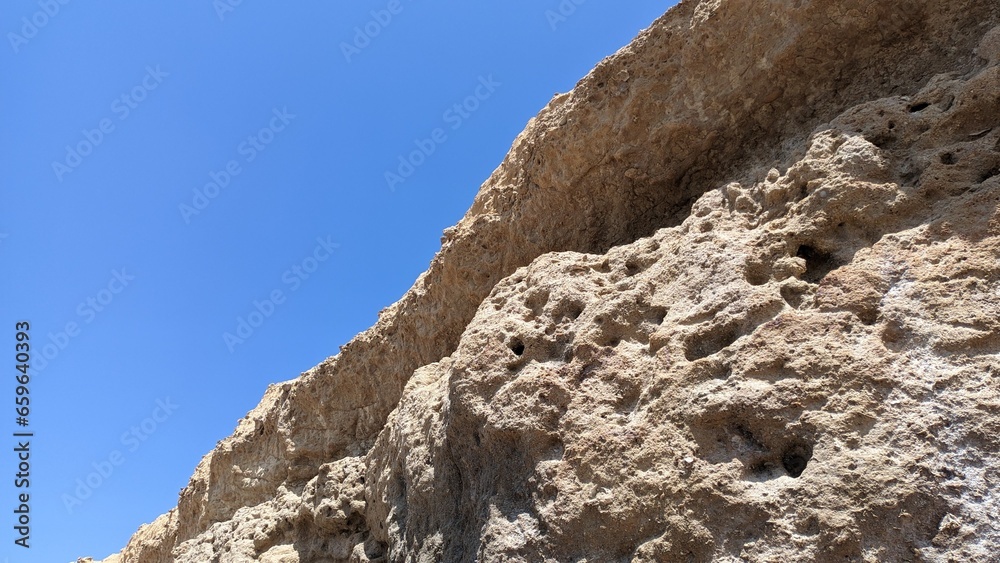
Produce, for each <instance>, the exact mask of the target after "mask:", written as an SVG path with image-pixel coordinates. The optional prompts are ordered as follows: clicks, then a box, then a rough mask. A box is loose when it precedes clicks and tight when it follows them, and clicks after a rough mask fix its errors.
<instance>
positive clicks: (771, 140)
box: [105, 0, 1000, 563]
mask: <svg viewBox="0 0 1000 563" xmlns="http://www.w3.org/2000/svg"><path fill="white" fill-rule="evenodd" d="M998 26H1000V4H997V3H996V2H995V0H952V1H949V2H941V1H937V2H931V1H927V0H907V1H902V0H889V1H884V2H869V1H861V0H767V1H760V0H702V1H700V2H697V1H693V0H689V1H685V2H682V3H681V4H680V5H678V6H677V7H675V8H673V9H671V10H670V11H669V12H667V13H666V14H665V15H664V16H663V17H662V18H660V19H659V20H657V21H656V22H654V23H653V24H652V25H651V26H650V27H649V28H648V29H646V30H645V31H643V32H642V33H641V34H640V35H639V36H638V37H637V38H636V39H635V40H634V41H633V42H632V43H631V44H629V45H628V46H626V47H624V48H623V49H622V50H621V51H619V52H618V53H616V54H615V55H614V56H612V57H609V58H608V59H606V60H605V61H603V62H601V63H600V64H599V65H598V66H597V67H596V68H595V69H594V70H593V71H592V72H591V73H590V74H589V75H587V76H586V77H585V78H584V79H582V80H581V81H580V83H579V84H578V85H577V86H576V88H574V89H573V90H572V91H571V92H569V93H566V94H561V95H558V96H556V97H555V98H553V100H552V101H551V102H550V103H549V105H548V106H547V107H545V108H544V109H543V110H542V111H541V113H539V115H538V116H537V117H535V118H534V119H532V120H531V121H530V122H529V123H528V125H527V127H526V128H525V130H524V132H523V133H522V134H521V135H520V136H519V137H518V138H517V139H516V140H515V142H514V145H513V147H512V148H511V150H510V152H509V153H508V154H507V156H506V158H505V159H504V160H503V162H502V164H501V165H500V166H499V167H498V168H497V170H496V171H495V172H494V173H493V175H492V176H491V177H490V178H489V179H488V180H487V181H486V182H485V183H484V184H483V186H482V187H481V189H480V192H479V195H478V196H477V198H476V200H475V202H474V204H473V206H472V208H471V209H470V210H469V212H468V213H467V215H466V216H465V217H464V218H463V219H462V221H461V222H460V223H459V224H458V225H456V226H455V227H453V228H450V229H448V230H446V231H445V233H444V236H443V237H442V247H441V250H440V252H439V253H438V255H437V256H436V257H435V258H434V260H433V262H432V263H431V264H430V267H429V269H428V270H427V272H426V273H424V274H423V275H422V276H421V277H420V278H419V279H418V280H417V281H416V283H415V284H414V286H413V287H412V288H411V289H410V291H409V292H407V293H406V295H404V296H403V298H402V299H401V300H400V301H399V302H397V303H396V304H395V305H393V306H391V307H390V308H388V309H387V310H385V311H384V312H383V313H382V314H381V315H380V318H379V321H378V322H377V323H376V324H375V326H373V327H372V328H370V329H368V330H367V331H365V332H363V333H361V334H360V335H358V336H357V337H356V338H355V339H354V340H352V341H351V342H350V343H349V344H347V345H346V346H344V347H343V348H342V349H341V350H340V353H339V354H337V355H336V356H333V357H331V358H329V359H328V360H326V361H325V362H323V363H322V364H320V365H319V366H317V367H315V368H314V369H312V370H310V371H309V372H307V373H305V374H303V375H302V376H301V377H299V378H297V379H295V380H292V381H288V382H285V383H281V384H277V385H273V386H271V388H270V389H269V390H268V391H267V393H266V394H265V396H264V398H263V400H262V401H261V403H260V405H259V406H257V407H256V408H255V409H254V410H253V411H251V412H250V413H249V414H248V415H247V416H246V417H245V418H244V419H243V420H242V421H241V422H240V423H239V425H238V427H237V428H236V430H235V432H234V433H233V435H232V436H230V437H228V438H226V439H224V440H222V441H221V442H219V444H218V446H217V447H216V448H215V449H214V450H213V451H212V452H210V453H209V454H208V455H206V456H205V458H204V459H203V460H202V462H201V463H200V464H199V465H198V467H197V468H196V469H195V472H194V475H193V476H192V478H191V481H190V483H189V484H188V486H187V487H186V488H185V489H184V490H183V491H182V492H181V494H180V498H179V501H178V506H177V508H175V509H174V510H171V511H170V512H169V513H167V514H165V515H163V516H161V517H160V518H158V519H157V520H155V521H154V522H153V523H151V524H149V525H145V526H143V527H141V528H140V529H139V530H138V532H136V534H135V535H134V537H133V538H132V540H131V541H130V542H129V543H128V545H127V546H126V547H125V548H124V549H123V551H122V552H121V553H119V554H116V555H113V556H111V557H109V558H108V559H106V560H105V562H106V563H163V562H168V561H178V562H191V563H195V562H197V563H203V562H208V561H219V562H241V561H263V562H269V563H296V562H300V563H307V562H316V563H322V562H339V561H354V562H376V561H387V562H389V561H392V562H395V561H438V560H445V561H472V560H479V561H559V562H562V561H577V562H580V561H628V560H633V561H737V560H744V561H762V562H763V561H834V560H837V561H842V560H849V561H873V562H874V561H918V560H921V561H987V560H991V558H992V557H994V556H995V554H996V553H1000V523H998V521H997V518H996V515H997V514H1000V492H998V491H1000V27H998Z"/></svg>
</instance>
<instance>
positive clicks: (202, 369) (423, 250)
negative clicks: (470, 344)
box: [0, 0, 673, 563]
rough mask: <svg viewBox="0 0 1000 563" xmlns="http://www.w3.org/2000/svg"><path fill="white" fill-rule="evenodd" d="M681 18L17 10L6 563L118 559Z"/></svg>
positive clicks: (25, 1)
mask: <svg viewBox="0 0 1000 563" xmlns="http://www.w3.org/2000/svg"><path fill="white" fill-rule="evenodd" d="M230 4H237V5H235V6H231V5H230ZM671 4H673V2H670V1H667V0H659V1H651V0H640V1H636V2H597V1H595V0H561V2H560V0H507V1H504V2H475V3H473V4H472V5H470V6H474V7H467V6H464V5H462V6H460V5H457V4H455V3H445V2H436V3H435V2H426V1H420V0H364V1H358V2H351V3H341V2H320V1H316V0H302V1H298V2H263V1H259V0H258V1H254V0H242V2H240V1H239V0H216V1H214V2H213V0H172V1H170V2H125V1H114V2H111V1H109V2H82V1H72V0H6V1H5V2H4V3H3V9H2V13H0V31H2V32H3V33H4V45H3V47H0V65H2V67H0V69H2V72H0V80H2V84H0V189H2V196H3V201H2V206H0V264H2V274H3V275H2V276H0V284H2V285H0V293H2V296H3V301H2V303H3V307H2V311H0V313H2V314H0V350H5V352H4V354H5V355H6V359H5V361H4V365H6V368H5V369H6V370H7V376H6V379H4V380H3V384H2V385H0V405H5V406H3V408H0V476H2V479H0V481H2V483H3V485H2V486H0V530H3V531H2V532H0V542H2V543H0V563H3V562H4V561H9V562H12V563H13V562H45V563H52V562H66V561H75V558H76V557H78V556H84V555H89V556H94V557H104V556H106V555H108V554H110V553H112V552H115V551H117V550H118V549H120V548H121V547H123V546H124V544H125V543H126V541H127V539H128V538H129V536H130V535H131V534H132V533H133V532H134V531H135V530H136V528H137V527H138V526H139V525H140V524H142V523H144V522H150V521H152V520H153V519H154V518H156V516H158V515H159V514H161V513H163V512H165V511H167V510H168V509H170V508H171V507H173V506H174V505H175V504H176V502H177V493H178V491H179V490H180V489H181V488H182V487H183V486H185V485H186V483H187V481H188V478H189V477H190V475H191V473H192V471H193V470H194V468H195V466H196V465H197V463H198V461H199V460H200V459H201V457H202V456H203V455H204V454H205V453H207V452H208V451H210V450H211V449H212V448H213V447H214V446H215V444H216V442H217V441H218V440H220V439H222V438H224V437H225V436H227V435H229V434H230V433H231V432H232V430H233V428H234V427H235V425H236V422H237V421H238V420H239V419H240V418H241V417H243V416H244V415H245V414H246V413H247V411H249V410H250V409H252V408H253V407H254V406H255V405H256V404H257V402H258V400H259V399H260V397H261V395H262V394H263V392H264V390H265V388H266V387H267V385H268V384H269V383H272V382H277V381H283V380H287V379H291V378H294V377H296V376H297V375H298V374H299V373H301V372H302V371H305V370H307V369H308V368H310V367H312V366H313V365H315V364H317V363H319V362H320V361H322V360H323V359H324V358H326V357H328V356H330V355H333V354H335V353H336V352H337V349H338V346H340V345H341V344H344V343H345V342H347V341H348V340H349V339H350V338H351V337H352V336H353V335H355V334H356V333H357V332H359V331H361V330H363V329H365V328H367V327H368V326H370V325H371V324H373V323H374V321H375V320H376V318H377V314H378V311H379V310H380V309H382V308H383V307H385V306H387V305H389V304H390V303H392V302H394V301H396V300H397V299H398V298H399V297H400V296H401V295H402V294H403V293H404V292H405V291H406V290H407V289H408V288H409V286H410V285H411V284H412V283H413V281H414V280H415V279H416V277H417V276H418V275H419V274H420V272H422V271H423V270H424V269H425V268H426V266H427V264H428V263H429V261H430V259H431V257H432V256H433V254H434V252H435V251H436V250H437V249H438V247H439V246H440V236H441V231H442V230H443V229H445V228H446V227H448V226H450V225H453V224H454V223H456V222H457V221H458V220H459V218H461V216H462V215H463V213H464V212H465V210H466V209H467V208H468V206H469V204H470V203H471V202H472V199H473V197H474V195H475V193H476V191H477V190H478V187H479V185H480V184H481V183H482V182H483V181H484V180H485V179H486V178H487V177H488V176H489V174H490V173H491V172H492V171H493V169H494V168H496V166H497V165H499V163H500V162H501V159H502V158H503V156H504V154H505V153H506V152H507V149H508V148H509V147H510V144H511V141H512V140H513V139H514V137H515V136H516V135H517V134H518V133H519V132H520V131H521V130H522V129H523V128H524V125H525V124H526V123H527V121H528V119H530V118H531V117H532V116H533V115H535V114H536V113H537V112H538V110H540V109H541V108H542V107H544V106H545V104H546V103H547V102H548V101H549V99H550V98H551V97H552V95H553V94H554V93H556V92H565V91H567V90H569V89H571V88H572V87H573V85H574V84H575V83H576V81H577V80H579V79H580V78H581V77H582V76H584V75H585V74H586V73H587V71H589V70H590V69H591V68H592V67H593V66H594V65H595V64H596V63H597V62H598V61H600V60H601V59H602V58H604V57H605V56H608V55H610V54H612V53H614V52H615V51H616V50H617V49H619V48H620V47H622V46H624V45H625V44H627V43H628V42H629V41H630V40H631V39H632V38H633V37H634V36H635V35H636V34H637V33H638V32H639V30H641V29H642V28H644V27H646V26H648V25H649V24H650V23H651V22H652V21H653V20H654V19H655V18H656V17H658V16H659V15H661V14H662V13H663V12H664V11H665V10H666V9H667V8H668V7H669V5H671ZM456 104H457V107H456ZM438 129H440V131H438V132H437V133H435V130H438ZM414 151H419V152H418V153H416V154H414ZM401 158H403V159H404V160H408V161H409V162H408V164H407V165H403V164H401V162H400V159H401ZM387 173H390V175H389V176H387ZM391 174H395V176H392V175H391ZM18 322H27V323H29V324H28V330H27V336H26V338H28V342H29V344H30V346H29V351H28V352H29V353H30V362H29V365H30V368H28V371H29V374H30V378H22V381H24V380H27V392H28V395H27V396H28V398H29V400H30V403H29V404H28V405H22V406H27V407H28V409H27V410H26V411H25V412H26V413H27V416H26V418H27V419H28V421H27V422H28V424H27V426H24V427H22V426H18V425H17V421H16V418H17V416H19V414H18V413H17V412H16V410H15V409H16V408H18V405H17V404H16V401H17V398H18V395H17V393H18V390H17V387H18V385H19V383H18V381H17V376H19V375H21V374H20V372H19V371H18V369H17V365H18V363H19V362H18V360H17V349H16V345H17V338H18V337H17V332H18V330H17V326H16V325H17V323H18ZM227 333H228V335H229V336H227ZM22 338H25V337H22ZM24 391H25V390H24V389H22V390H21V392H22V393H24ZM19 431H23V432H30V433H33V436H31V437H30V438H26V440H27V441H28V442H29V443H28V444H27V445H26V447H25V445H23V444H22V445H21V446H19V442H22V441H24V440H25V439H18V438H15V437H14V436H13V433H14V432H19ZM18 450H21V451H18ZM24 450H27V451H24ZM18 456H22V457H28V458H29V459H28V460H27V462H26V463H27V468H28V470H27V473H28V477H27V479H28V483H27V484H26V485H27V486H26V487H25V486H22V487H17V486H16V485H17V481H18V478H17V477H16V474H17V473H18V472H19V471H20V470H19V467H18V464H19V463H20V461H19V459H18ZM24 493H27V494H28V495H29V502H28V503H26V504H27V505H28V514H27V515H25V516H26V517H27V518H28V521H29V524H28V527H29V533H30V537H29V539H28V543H29V544H30V546H31V547H30V548H28V549H24V548H23V547H20V546H18V545H16V544H15V540H17V539H18V538H19V537H20V535H19V532H18V531H16V530H15V529H14V526H16V525H17V519H18V518H19V517H21V516H22V515H19V514H17V513H15V510H17V509H18V507H19V506H20V504H21V503H20V502H19V499H18V495H19V494H24ZM4 558H7V559H6V560H5V559H4Z"/></svg>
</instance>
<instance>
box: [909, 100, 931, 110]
mask: <svg viewBox="0 0 1000 563" xmlns="http://www.w3.org/2000/svg"><path fill="white" fill-rule="evenodd" d="M929 107H931V104H930V102H919V103H916V104H913V105H912V106H910V113H917V112H918V111H924V110H925V109H927V108H929Z"/></svg>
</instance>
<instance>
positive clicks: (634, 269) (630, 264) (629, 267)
mask: <svg viewBox="0 0 1000 563" xmlns="http://www.w3.org/2000/svg"><path fill="white" fill-rule="evenodd" d="M640 271H642V268H640V267H639V264H637V263H636V262H635V261H634V260H627V261H626V262H625V274H626V275H629V276H634V275H636V274H638V273H639V272H640Z"/></svg>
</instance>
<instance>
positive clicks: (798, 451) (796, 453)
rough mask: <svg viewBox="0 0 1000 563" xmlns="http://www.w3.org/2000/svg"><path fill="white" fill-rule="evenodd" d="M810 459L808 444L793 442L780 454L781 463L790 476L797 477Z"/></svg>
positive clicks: (810, 449) (810, 451)
mask: <svg viewBox="0 0 1000 563" xmlns="http://www.w3.org/2000/svg"><path fill="white" fill-rule="evenodd" d="M810 459H812V447H811V446H809V445H808V444H794V445H792V446H791V447H789V448H788V449H786V450H785V452H784V453H783V454H781V465H782V467H784V468H785V471H787V472H788V475H789V476H790V477H796V478H797V477H799V476H800V475H802V472H803V471H805V470H806V465H808V463H809V460H810Z"/></svg>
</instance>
